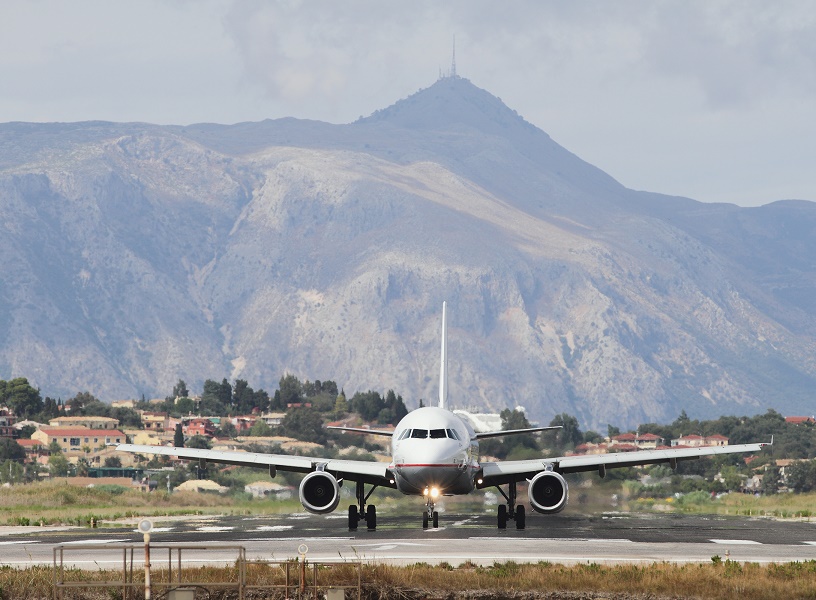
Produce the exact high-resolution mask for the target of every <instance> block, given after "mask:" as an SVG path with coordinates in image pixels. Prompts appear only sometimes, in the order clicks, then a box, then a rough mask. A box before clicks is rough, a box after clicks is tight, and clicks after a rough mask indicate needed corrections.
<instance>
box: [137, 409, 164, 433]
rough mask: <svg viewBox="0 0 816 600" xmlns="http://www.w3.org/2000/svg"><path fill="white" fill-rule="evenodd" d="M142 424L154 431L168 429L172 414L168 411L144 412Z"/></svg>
mask: <svg viewBox="0 0 816 600" xmlns="http://www.w3.org/2000/svg"><path fill="white" fill-rule="evenodd" d="M142 425H143V426H144V428H145V429H150V430H153V431H166V430H167V429H169V428H170V416H169V415H168V414H167V413H166V412H148V411H144V412H143V413H142Z"/></svg>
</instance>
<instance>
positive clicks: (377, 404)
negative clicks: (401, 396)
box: [351, 390, 386, 421]
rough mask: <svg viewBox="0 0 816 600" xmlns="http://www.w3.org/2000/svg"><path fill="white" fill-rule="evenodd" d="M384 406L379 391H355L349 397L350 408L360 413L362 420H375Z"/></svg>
mask: <svg viewBox="0 0 816 600" xmlns="http://www.w3.org/2000/svg"><path fill="white" fill-rule="evenodd" d="M384 408H386V406H385V402H384V401H383V399H382V398H381V397H380V394H379V392H372V391H371V390H368V391H367V392H357V393H356V394H354V396H352V398H351V410H353V411H354V412H357V413H360V416H361V417H362V418H363V420H364V421H374V420H376V419H377V418H378V417H379V415H380V411H381V410H382V409H384Z"/></svg>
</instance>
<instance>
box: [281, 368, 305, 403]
mask: <svg viewBox="0 0 816 600" xmlns="http://www.w3.org/2000/svg"><path fill="white" fill-rule="evenodd" d="M278 388H279V391H280V398H279V405H280V406H281V407H282V408H285V407H286V406H288V405H290V404H298V403H300V402H301V391H302V387H301V385H300V380H299V379H298V378H297V377H295V376H294V375H289V374H286V375H284V376H283V377H281V378H280V381H279V382H278Z"/></svg>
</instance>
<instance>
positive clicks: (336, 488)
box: [299, 471, 340, 515]
mask: <svg viewBox="0 0 816 600" xmlns="http://www.w3.org/2000/svg"><path fill="white" fill-rule="evenodd" d="M299 495H300V503H301V504H302V505H303V508H305V509H306V510H308V511H309V512H312V513H317V514H318V515H322V514H325V513H330V512H331V511H333V510H334V509H335V508H337V505H338V504H339V503H340V485H339V484H338V483H337V480H336V479H335V478H334V476H333V475H332V474H331V473H326V472H325V471H315V472H314V473H309V474H308V475H306V477H304V478H303V481H301V482H300V492H299Z"/></svg>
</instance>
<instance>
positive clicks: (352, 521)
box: [348, 504, 360, 531]
mask: <svg viewBox="0 0 816 600" xmlns="http://www.w3.org/2000/svg"><path fill="white" fill-rule="evenodd" d="M348 519H349V531H356V530H357V522H358V521H359V520H360V518H359V515H358V514H357V507H356V506H354V505H353V504H351V505H349V509H348Z"/></svg>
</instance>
